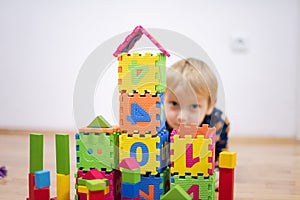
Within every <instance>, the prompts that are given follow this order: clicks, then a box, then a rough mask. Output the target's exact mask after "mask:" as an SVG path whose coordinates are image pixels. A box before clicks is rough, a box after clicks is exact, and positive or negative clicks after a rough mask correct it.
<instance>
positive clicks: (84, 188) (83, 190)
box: [78, 185, 89, 194]
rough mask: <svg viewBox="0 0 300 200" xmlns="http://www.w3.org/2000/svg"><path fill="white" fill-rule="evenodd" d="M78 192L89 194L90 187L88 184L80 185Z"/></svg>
mask: <svg viewBox="0 0 300 200" xmlns="http://www.w3.org/2000/svg"><path fill="white" fill-rule="evenodd" d="M78 192H79V193H84V194H88V193H89V189H88V188H87V187H86V186H83V185H78Z"/></svg>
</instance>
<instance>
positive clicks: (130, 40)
mask: <svg viewBox="0 0 300 200" xmlns="http://www.w3.org/2000/svg"><path fill="white" fill-rule="evenodd" d="M143 34H144V35H146V36H147V37H148V38H149V40H150V41H151V42H152V43H153V44H154V45H155V46H156V47H157V48H158V49H159V50H160V51H161V52H162V53H163V54H164V55H166V56H168V57H169V56H170V54H169V52H167V51H166V50H165V49H164V48H163V47H162V46H161V45H160V44H159V43H158V42H157V40H156V39H155V38H154V37H152V35H150V34H149V33H148V32H147V31H146V30H145V29H144V28H143V27H142V26H137V27H135V29H134V30H133V31H132V33H130V34H129V35H128V36H127V37H126V38H125V40H124V42H123V43H122V44H120V45H119V47H118V48H117V50H116V51H115V52H114V53H113V55H114V56H115V57H117V56H118V55H119V54H120V53H122V52H128V51H129V50H130V49H132V48H133V47H134V45H135V43H136V42H137V41H138V40H139V39H140V38H141V37H142V35H143Z"/></svg>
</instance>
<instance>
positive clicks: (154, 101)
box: [120, 93, 166, 135]
mask: <svg viewBox="0 0 300 200" xmlns="http://www.w3.org/2000/svg"><path fill="white" fill-rule="evenodd" d="M165 121H166V119H165V114H164V110H163V93H158V94H154V95H153V94H149V93H146V94H144V95H140V94H138V93H133V94H127V93H122V94H120V128H121V131H122V132H126V133H128V134H133V133H139V134H146V133H150V134H151V135H156V134H157V133H158V132H159V131H161V130H162V129H164V128H165Z"/></svg>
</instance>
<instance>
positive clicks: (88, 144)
mask: <svg viewBox="0 0 300 200" xmlns="http://www.w3.org/2000/svg"><path fill="white" fill-rule="evenodd" d="M118 135H119V133H118V132H113V133H110V134H108V133H105V132H100V133H97V132H79V133H77V134H76V157H77V168H79V169H84V170H89V169H91V168H96V169H98V170H100V171H101V169H106V170H107V171H112V170H113V169H117V168H118V143H119V136H118Z"/></svg>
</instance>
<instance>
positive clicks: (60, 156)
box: [27, 133, 70, 200]
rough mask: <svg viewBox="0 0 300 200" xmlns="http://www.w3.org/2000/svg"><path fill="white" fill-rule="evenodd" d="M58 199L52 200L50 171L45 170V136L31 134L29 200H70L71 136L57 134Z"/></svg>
mask: <svg viewBox="0 0 300 200" xmlns="http://www.w3.org/2000/svg"><path fill="white" fill-rule="evenodd" d="M55 137H56V178H57V183H56V188H57V191H56V192H57V197H54V198H50V171H49V170H43V151H44V149H43V146H44V135H42V134H33V133H32V134H30V150H29V151H30V165H29V168H30V170H29V176H28V180H29V197H28V198H27V200H54V199H55V200H67V199H70V149H69V135H67V134H56V136H55Z"/></svg>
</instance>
